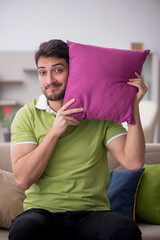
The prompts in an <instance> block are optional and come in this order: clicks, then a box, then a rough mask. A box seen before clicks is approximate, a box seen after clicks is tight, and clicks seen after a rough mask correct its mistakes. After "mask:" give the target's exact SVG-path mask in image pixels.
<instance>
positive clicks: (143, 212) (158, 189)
mask: <svg viewBox="0 0 160 240" xmlns="http://www.w3.org/2000/svg"><path fill="white" fill-rule="evenodd" d="M144 167H145V171H144V176H143V179H142V182H141V184H140V187H139V190H138V194H137V205H136V217H137V220H138V219H140V220H142V221H144V222H147V223H152V224H160V165H159V164H152V165H148V164H145V165H144Z"/></svg>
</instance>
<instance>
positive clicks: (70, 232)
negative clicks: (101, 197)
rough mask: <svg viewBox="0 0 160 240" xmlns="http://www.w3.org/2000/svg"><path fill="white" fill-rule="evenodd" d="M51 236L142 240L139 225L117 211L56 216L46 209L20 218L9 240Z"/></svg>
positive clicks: (18, 217)
mask: <svg viewBox="0 0 160 240" xmlns="http://www.w3.org/2000/svg"><path fill="white" fill-rule="evenodd" d="M49 236H50V237H51V236H52V239H68V238H69V239H74V240H75V239H77V240H80V239H81V240H82V239H84V240H85V239H88V240H89V239H92V240H93V239H96V240H109V239H123V240H125V239H136V240H139V239H141V238H140V231H139V229H138V227H137V225H136V223H135V222H134V221H133V220H132V219H131V218H128V217H125V216H123V215H120V214H117V213H115V212H110V211H78V212H77V211H75V212H74V211H71V212H60V213H52V212H49V211H47V210H43V209H30V210H28V211H25V212H23V213H22V214H21V215H19V216H17V217H16V218H15V219H14V220H13V223H12V225H11V228H10V236H9V239H11V240H12V239H17V240H19V239H23V240H25V239H30V240H31V239H44V237H45V239H47V238H48V239H49V238H50V237H49ZM116 236H117V237H116ZM128 236H130V237H129V238H128Z"/></svg>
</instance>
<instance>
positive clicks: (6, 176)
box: [0, 169, 25, 229]
mask: <svg viewBox="0 0 160 240" xmlns="http://www.w3.org/2000/svg"><path fill="white" fill-rule="evenodd" d="M24 199H25V194H24V190H22V189H20V188H19V187H17V186H16V184H15V181H14V177H13V173H10V172H6V171H4V170H1V169H0V227H2V228H7V229H8V228H9V227H10V224H11V220H12V219H13V218H15V217H16V216H17V215H18V214H20V213H21V212H22V211H23V201H24Z"/></svg>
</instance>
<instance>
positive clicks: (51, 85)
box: [45, 83, 62, 90]
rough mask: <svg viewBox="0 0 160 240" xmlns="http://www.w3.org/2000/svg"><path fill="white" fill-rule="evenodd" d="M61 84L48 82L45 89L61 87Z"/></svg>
mask: <svg viewBox="0 0 160 240" xmlns="http://www.w3.org/2000/svg"><path fill="white" fill-rule="evenodd" d="M61 86H62V84H61V83H52V84H49V85H47V86H46V87H45V89H46V90H47V89H55V88H58V87H61Z"/></svg>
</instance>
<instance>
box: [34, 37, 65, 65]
mask: <svg viewBox="0 0 160 240" xmlns="http://www.w3.org/2000/svg"><path fill="white" fill-rule="evenodd" d="M41 56H43V57H58V58H64V59H65V60H66V62H67V63H68V65H69V46H68V44H67V43H65V42H64V41H62V40H60V39H52V40H50V41H48V42H43V43H41V44H40V46H39V49H38V51H37V52H36V53H35V62H36V65H38V60H39V58H40V57H41Z"/></svg>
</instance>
